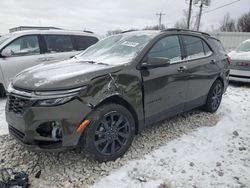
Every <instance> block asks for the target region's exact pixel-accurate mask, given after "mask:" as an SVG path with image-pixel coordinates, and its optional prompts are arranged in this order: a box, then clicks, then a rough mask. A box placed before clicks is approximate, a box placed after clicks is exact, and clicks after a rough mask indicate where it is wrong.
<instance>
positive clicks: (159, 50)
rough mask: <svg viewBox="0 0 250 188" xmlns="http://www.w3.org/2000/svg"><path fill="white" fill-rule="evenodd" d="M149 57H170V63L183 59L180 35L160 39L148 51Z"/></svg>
mask: <svg viewBox="0 0 250 188" xmlns="http://www.w3.org/2000/svg"><path fill="white" fill-rule="evenodd" d="M148 57H149V58H152V57H164V58H168V59H170V63H174V62H177V61H180V60H181V47H180V43H179V38H178V36H168V37H165V38H163V39H160V40H159V41H158V42H157V43H156V44H155V45H154V46H153V48H151V50H150V51H149V52H148Z"/></svg>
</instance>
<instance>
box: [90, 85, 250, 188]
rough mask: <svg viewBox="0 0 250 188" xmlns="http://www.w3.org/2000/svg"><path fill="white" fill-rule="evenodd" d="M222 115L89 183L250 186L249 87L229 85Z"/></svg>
mask: <svg viewBox="0 0 250 188" xmlns="http://www.w3.org/2000/svg"><path fill="white" fill-rule="evenodd" d="M217 113H218V115H219V116H220V118H221V119H220V121H219V122H218V123H217V125H216V126H213V127H202V128H199V129H198V130H197V131H194V132H191V133H189V134H187V135H184V136H182V137H179V138H177V139H175V140H173V141H171V142H168V143H166V145H165V146H162V147H160V148H159V149H157V150H155V151H153V152H152V153H150V154H148V155H146V156H145V158H143V159H140V160H134V161H130V162H128V164H126V165H125V166H123V167H121V168H120V169H118V170H115V171H113V172H112V173H111V174H110V175H109V176H107V177H104V178H102V179H101V180H100V181H99V182H98V183H96V184H94V185H93V187H95V188H99V187H110V188H112V187H119V188H122V187H124V188H125V187H128V188H131V187H161V188H163V187H166V188H167V187H168V188H169V187H206V188H208V187H250V87H249V86H248V87H235V86H233V87H232V86H230V87H229V88H228V90H227V93H226V94H225V95H224V98H223V101H222V104H221V106H220V108H219V110H218V112H217Z"/></svg>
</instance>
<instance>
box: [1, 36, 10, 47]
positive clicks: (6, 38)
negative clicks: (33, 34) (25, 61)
mask: <svg viewBox="0 0 250 188" xmlns="http://www.w3.org/2000/svg"><path fill="white" fill-rule="evenodd" d="M10 37H11V36H10V35H4V36H1V37H0V45H1V44H2V43H3V42H4V41H6V40H8V39H9V38H10Z"/></svg>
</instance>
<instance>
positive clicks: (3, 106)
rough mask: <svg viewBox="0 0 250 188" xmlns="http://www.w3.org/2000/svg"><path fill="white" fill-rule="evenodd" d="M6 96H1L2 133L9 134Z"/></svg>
mask: <svg viewBox="0 0 250 188" xmlns="http://www.w3.org/2000/svg"><path fill="white" fill-rule="evenodd" d="M5 103H6V99H5V98H0V135H3V134H8V126H7V123H6V121H5Z"/></svg>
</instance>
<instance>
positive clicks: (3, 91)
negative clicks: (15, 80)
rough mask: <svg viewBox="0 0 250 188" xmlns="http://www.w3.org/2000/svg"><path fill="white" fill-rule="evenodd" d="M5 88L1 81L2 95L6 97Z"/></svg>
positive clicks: (0, 92)
mask: <svg viewBox="0 0 250 188" xmlns="http://www.w3.org/2000/svg"><path fill="white" fill-rule="evenodd" d="M5 94H6V93H5V88H4V85H3V84H2V83H0V97H5Z"/></svg>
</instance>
